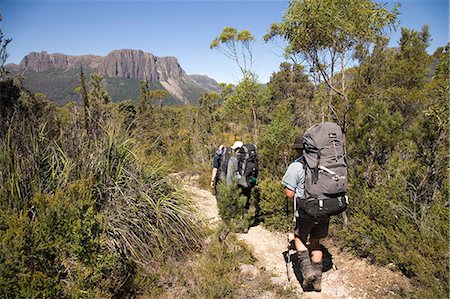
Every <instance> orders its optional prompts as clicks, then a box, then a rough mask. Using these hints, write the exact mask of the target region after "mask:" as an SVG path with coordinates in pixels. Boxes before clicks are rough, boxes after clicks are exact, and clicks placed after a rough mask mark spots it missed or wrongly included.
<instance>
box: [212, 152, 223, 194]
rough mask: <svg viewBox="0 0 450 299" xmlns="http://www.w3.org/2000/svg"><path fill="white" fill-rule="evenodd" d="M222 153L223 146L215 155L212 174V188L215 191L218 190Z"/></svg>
mask: <svg viewBox="0 0 450 299" xmlns="http://www.w3.org/2000/svg"><path fill="white" fill-rule="evenodd" d="M222 153H223V144H222V145H220V146H219V148H218V149H217V151H216V152H215V153H214V160H213V169H212V173H211V188H214V190H215V189H216V186H217V181H218V177H219V176H218V170H219V167H220V164H221V160H222Z"/></svg>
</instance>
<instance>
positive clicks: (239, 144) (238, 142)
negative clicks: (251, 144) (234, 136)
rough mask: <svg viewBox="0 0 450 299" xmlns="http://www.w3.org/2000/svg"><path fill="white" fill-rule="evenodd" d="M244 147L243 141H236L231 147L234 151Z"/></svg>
mask: <svg viewBox="0 0 450 299" xmlns="http://www.w3.org/2000/svg"><path fill="white" fill-rule="evenodd" d="M243 145H244V143H243V142H242V141H235V142H234V143H233V145H232V146H231V148H232V149H233V150H235V149H237V148H240V147H242V146H243Z"/></svg>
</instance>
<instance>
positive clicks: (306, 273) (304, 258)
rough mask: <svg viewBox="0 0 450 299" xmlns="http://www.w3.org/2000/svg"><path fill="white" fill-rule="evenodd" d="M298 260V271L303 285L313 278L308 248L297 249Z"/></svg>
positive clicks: (310, 281)
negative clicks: (300, 273)
mask: <svg viewBox="0 0 450 299" xmlns="http://www.w3.org/2000/svg"><path fill="white" fill-rule="evenodd" d="M298 261H299V264H300V271H301V272H302V276H303V282H304V284H305V285H309V284H311V283H312V281H313V280H314V278H315V273H314V269H313V267H312V265H311V259H310V258H309V251H308V250H303V251H299V252H298Z"/></svg>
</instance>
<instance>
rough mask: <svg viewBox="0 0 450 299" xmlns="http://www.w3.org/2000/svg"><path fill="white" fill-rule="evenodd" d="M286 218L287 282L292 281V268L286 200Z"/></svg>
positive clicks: (287, 201)
mask: <svg viewBox="0 0 450 299" xmlns="http://www.w3.org/2000/svg"><path fill="white" fill-rule="evenodd" d="M286 218H287V232H286V238H287V256H286V274H287V280H288V281H289V282H290V281H291V274H290V273H289V267H290V266H291V253H290V248H291V242H290V240H289V235H290V234H291V223H290V221H289V199H288V198H286Z"/></svg>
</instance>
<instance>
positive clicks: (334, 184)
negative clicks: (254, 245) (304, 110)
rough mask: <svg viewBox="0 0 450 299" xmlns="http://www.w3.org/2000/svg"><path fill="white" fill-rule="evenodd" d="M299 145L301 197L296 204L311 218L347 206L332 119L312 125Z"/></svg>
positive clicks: (336, 131)
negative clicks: (302, 175) (302, 170)
mask: <svg viewBox="0 0 450 299" xmlns="http://www.w3.org/2000/svg"><path fill="white" fill-rule="evenodd" d="M303 144H304V147H305V148H304V151H303V154H304V158H305V164H304V166H305V196H304V198H302V199H301V200H300V202H299V207H300V208H301V209H302V210H303V211H304V212H306V213H307V214H308V215H310V216H311V217H314V218H327V217H330V216H332V215H337V214H340V213H342V212H343V211H345V210H346V209H347V205H348V197H347V191H348V181H347V174H348V171H347V163H346V161H345V153H344V138H343V134H342V130H341V128H340V127H339V126H338V125H337V124H335V123H332V122H324V123H320V124H317V125H314V126H312V127H311V128H309V129H308V130H306V132H305V133H304V135H303Z"/></svg>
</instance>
